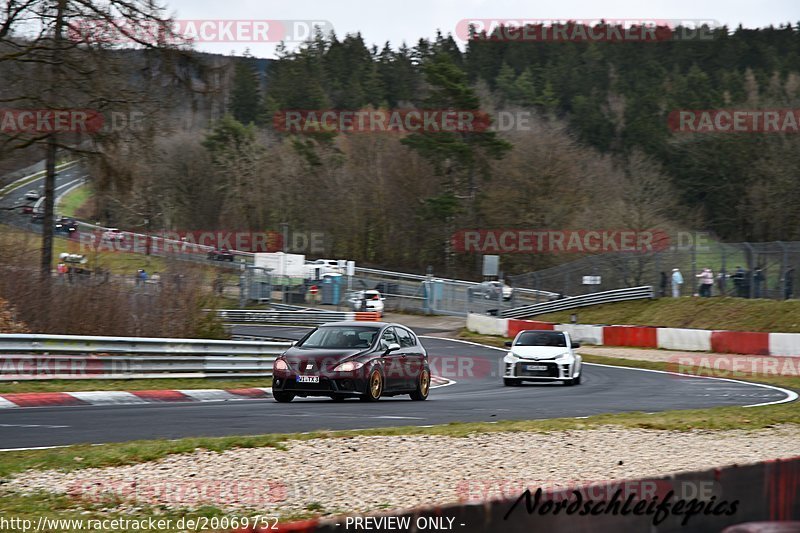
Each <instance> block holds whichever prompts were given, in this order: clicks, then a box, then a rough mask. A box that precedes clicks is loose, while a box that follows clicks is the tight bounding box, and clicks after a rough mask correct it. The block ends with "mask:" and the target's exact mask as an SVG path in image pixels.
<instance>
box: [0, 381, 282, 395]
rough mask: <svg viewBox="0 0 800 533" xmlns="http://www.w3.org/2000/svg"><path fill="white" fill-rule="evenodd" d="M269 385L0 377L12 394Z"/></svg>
mask: <svg viewBox="0 0 800 533" xmlns="http://www.w3.org/2000/svg"><path fill="white" fill-rule="evenodd" d="M271 386H272V378H260V379H253V378H240V379H201V378H197V379H193V378H186V379H180V378H178V379H174V378H164V379H73V380H43V381H0V394H11V393H15V392H83V391H132V390H155V389H245V388H250V387H271Z"/></svg>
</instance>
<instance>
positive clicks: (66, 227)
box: [53, 217, 78, 235]
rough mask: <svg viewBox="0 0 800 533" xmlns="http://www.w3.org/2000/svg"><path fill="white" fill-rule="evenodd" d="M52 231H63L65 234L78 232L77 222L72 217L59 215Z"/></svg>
mask: <svg viewBox="0 0 800 533" xmlns="http://www.w3.org/2000/svg"><path fill="white" fill-rule="evenodd" d="M53 231H55V232H56V233H64V234H66V235H73V234H75V233H77V232H78V223H77V221H76V220H75V219H74V218H69V217H61V218H59V219H58V220H56V224H55V227H54V228H53Z"/></svg>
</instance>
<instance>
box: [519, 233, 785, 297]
mask: <svg viewBox="0 0 800 533" xmlns="http://www.w3.org/2000/svg"><path fill="white" fill-rule="evenodd" d="M798 267H800V242H766V243H734V244H729V243H709V244H707V245H703V246H691V247H685V248H681V247H673V248H671V249H669V250H664V251H660V252H652V253H646V254H645V253H642V254H635V253H608V254H601V255H593V256H587V257H583V258H581V259H577V260H575V261H571V262H569V263H565V264H563V265H559V266H555V267H551V268H548V269H545V270H540V271H538V272H529V273H526V274H520V275H516V276H508V278H507V279H508V280H509V282H510V283H511V285H513V286H514V287H526V288H530V289H536V290H546V291H553V292H558V293H561V294H564V295H568V296H575V295H580V294H589V293H592V292H599V291H606V290H611V289H618V288H624V287H635V286H639V285H652V286H653V287H654V288H655V290H656V295H659V296H661V295H663V296H668V295H670V294H671V293H672V275H673V269H676V268H677V269H679V270H680V272H681V276H682V277H683V280H684V283H683V285H682V286H680V289H679V290H680V294H681V295H684V296H690V295H693V294H698V293H699V292H700V291H699V286H700V281H701V278H700V275H701V274H702V272H703V269H704V268H708V269H710V270H711V272H712V274H713V285H712V289H711V294H712V295H726V296H738V297H743V298H772V299H788V298H794V297H795V290H794V289H795V287H796V283H797V281H798V273H797V270H798Z"/></svg>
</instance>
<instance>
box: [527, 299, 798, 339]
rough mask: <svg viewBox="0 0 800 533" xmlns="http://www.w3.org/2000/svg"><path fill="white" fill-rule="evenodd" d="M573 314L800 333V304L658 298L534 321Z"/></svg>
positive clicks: (587, 318) (554, 316)
mask: <svg viewBox="0 0 800 533" xmlns="http://www.w3.org/2000/svg"><path fill="white" fill-rule="evenodd" d="M573 313H575V314H577V315H578V320H579V321H580V323H582V324H637V325H640V326H661V327H667V328H697V329H728V330H736V331H775V332H782V333H800V300H785V301H776V300H765V299H758V300H749V299H745V298H722V297H714V298H693V297H684V298H659V299H657V300H637V301H632V302H618V303H612V304H605V305H596V306H592V307H585V308H582V309H577V310H572V311H563V312H558V313H546V314H543V315H538V316H536V320H544V321H546V322H564V323H567V322H569V321H570V315H571V314H573Z"/></svg>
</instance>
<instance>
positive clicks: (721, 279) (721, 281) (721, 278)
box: [717, 267, 728, 296]
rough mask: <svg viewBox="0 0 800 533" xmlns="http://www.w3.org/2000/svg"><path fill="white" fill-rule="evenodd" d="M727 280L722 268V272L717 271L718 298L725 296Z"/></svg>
mask: <svg viewBox="0 0 800 533" xmlns="http://www.w3.org/2000/svg"><path fill="white" fill-rule="evenodd" d="M727 280H728V274H727V273H726V272H725V267H722V270H720V271H719V274H717V290H718V291H719V295H720V296H725V295H726V293H727V291H726V288H725V283H726V282H727Z"/></svg>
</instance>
